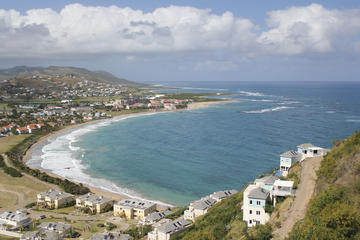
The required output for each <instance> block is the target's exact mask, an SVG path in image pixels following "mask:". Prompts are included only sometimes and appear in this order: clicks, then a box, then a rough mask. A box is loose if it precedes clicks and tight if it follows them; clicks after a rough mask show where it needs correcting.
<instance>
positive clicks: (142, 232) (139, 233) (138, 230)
mask: <svg viewBox="0 0 360 240" xmlns="http://www.w3.org/2000/svg"><path fill="white" fill-rule="evenodd" d="M151 231H152V226H151V225H145V226H141V227H133V228H130V229H128V230H126V231H125V232H124V233H125V234H129V235H130V236H131V237H133V238H134V239H142V238H143V237H145V236H146V235H147V234H148V233H149V232H151Z"/></svg>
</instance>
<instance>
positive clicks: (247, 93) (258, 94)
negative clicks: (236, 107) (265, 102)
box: [239, 91, 265, 97]
mask: <svg viewBox="0 0 360 240" xmlns="http://www.w3.org/2000/svg"><path fill="white" fill-rule="evenodd" d="M239 93H240V94H241V95H244V96H249V97H263V96H265V94H263V93H260V92H247V91H239Z"/></svg>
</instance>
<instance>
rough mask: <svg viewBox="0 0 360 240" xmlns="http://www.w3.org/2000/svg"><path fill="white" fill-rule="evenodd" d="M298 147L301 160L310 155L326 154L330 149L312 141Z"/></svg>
mask: <svg viewBox="0 0 360 240" xmlns="http://www.w3.org/2000/svg"><path fill="white" fill-rule="evenodd" d="M297 148H298V153H299V154H301V161H302V160H304V159H305V158H308V157H318V156H324V155H326V153H327V152H329V149H325V148H321V147H317V146H314V145H313V144H311V143H304V144H301V145H299V146H297Z"/></svg>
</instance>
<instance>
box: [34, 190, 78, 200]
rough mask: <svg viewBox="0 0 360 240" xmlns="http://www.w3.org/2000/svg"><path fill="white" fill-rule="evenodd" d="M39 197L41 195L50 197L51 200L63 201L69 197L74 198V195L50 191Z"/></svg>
mask: <svg viewBox="0 0 360 240" xmlns="http://www.w3.org/2000/svg"><path fill="white" fill-rule="evenodd" d="M38 195H40V196H41V197H49V198H51V199H62V198H67V197H73V195H71V194H70V193H65V192H59V191H57V190H54V189H50V190H48V191H45V192H42V193H39V194H38Z"/></svg>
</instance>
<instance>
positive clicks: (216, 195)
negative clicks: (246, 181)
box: [210, 189, 238, 202]
mask: <svg viewBox="0 0 360 240" xmlns="http://www.w3.org/2000/svg"><path fill="white" fill-rule="evenodd" d="M236 193H238V191H236V190H234V189H232V190H225V191H218V192H214V193H213V194H210V198H212V199H215V200H216V202H220V201H221V200H223V199H225V198H227V197H230V196H232V195H234V194H236Z"/></svg>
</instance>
